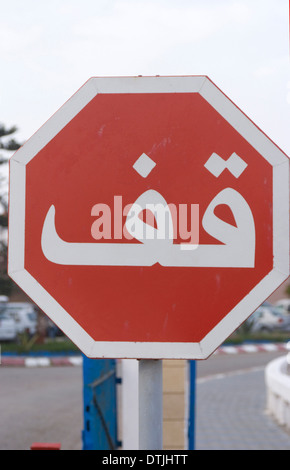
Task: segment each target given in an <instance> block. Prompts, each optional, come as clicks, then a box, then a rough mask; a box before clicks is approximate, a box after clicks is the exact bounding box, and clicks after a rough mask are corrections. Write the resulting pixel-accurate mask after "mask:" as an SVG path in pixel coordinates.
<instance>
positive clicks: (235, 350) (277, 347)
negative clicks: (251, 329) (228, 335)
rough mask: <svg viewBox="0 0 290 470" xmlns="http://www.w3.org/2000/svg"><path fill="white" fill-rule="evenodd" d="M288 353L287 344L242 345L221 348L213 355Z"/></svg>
mask: <svg viewBox="0 0 290 470" xmlns="http://www.w3.org/2000/svg"><path fill="white" fill-rule="evenodd" d="M275 351H277V352H279V351H282V352H283V351H288V349H287V343H263V344H262V343H261V344H244V345H241V346H227V345H225V346H221V347H219V348H218V349H217V350H216V351H215V353H214V354H245V353H257V352H275Z"/></svg>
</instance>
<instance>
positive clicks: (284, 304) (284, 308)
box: [275, 299, 290, 315]
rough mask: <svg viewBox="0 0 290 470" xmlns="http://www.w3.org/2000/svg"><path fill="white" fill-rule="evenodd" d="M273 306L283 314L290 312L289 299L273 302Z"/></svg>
mask: <svg viewBox="0 0 290 470" xmlns="http://www.w3.org/2000/svg"><path fill="white" fill-rule="evenodd" d="M275 307H277V308H279V309H280V310H281V312H282V313H284V314H285V315H289V314H290V299H281V300H278V301H277V302H275Z"/></svg>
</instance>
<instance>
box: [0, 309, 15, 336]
mask: <svg viewBox="0 0 290 470" xmlns="http://www.w3.org/2000/svg"><path fill="white" fill-rule="evenodd" d="M16 337H17V328H16V323H15V321H14V320H13V319H12V318H10V317H9V315H7V314H6V313H5V312H4V311H2V310H1V311H0V341H14V340H15V339H16Z"/></svg>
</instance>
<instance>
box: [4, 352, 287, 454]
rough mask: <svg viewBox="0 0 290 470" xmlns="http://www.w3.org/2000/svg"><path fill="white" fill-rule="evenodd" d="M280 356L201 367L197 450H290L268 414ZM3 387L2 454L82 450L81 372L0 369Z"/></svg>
mask: <svg viewBox="0 0 290 470" xmlns="http://www.w3.org/2000/svg"><path fill="white" fill-rule="evenodd" d="M282 355H283V353H281V352H275V353H270V352H266V353H256V354H237V355H224V356H223V355H215V356H212V357H211V358H210V359H208V360H207V361H200V362H198V363H197V385H196V388H197V417H196V448H197V449H198V448H199V449H216V448H228V449H236V448H237V449H238V448H249V449H250V448H252V447H254V448H255V449H257V450H259V449H262V448H265V447H266V448H267V447H269V446H270V444H271V446H272V447H274V448H281V449H283V448H287V449H290V436H289V435H288V434H287V433H285V432H284V431H283V430H281V429H280V428H279V427H278V426H276V425H275V423H273V420H272V419H271V418H270V417H269V416H267V415H266V414H265V384H264V368H265V366H266V364H267V363H268V362H270V361H271V360H272V359H274V358H275V357H279V356H282ZM0 384H1V385H0V416H1V420H0V422H1V426H0V449H1V450H28V449H30V446H31V445H32V444H33V443H34V442H60V443H61V448H62V449H63V450H70V449H75V450H78V449H79V450H81V448H82V442H81V432H82V429H83V410H82V406H83V404H82V367H80V366H72V367H43V368H41V367H35V368H27V367H3V366H0ZM257 414H258V418H259V419H254V417H255V416H257ZM260 426H263V433H264V436H263V434H261V430H260ZM266 434H267V435H266ZM258 437H259V438H258ZM269 442H270V444H269Z"/></svg>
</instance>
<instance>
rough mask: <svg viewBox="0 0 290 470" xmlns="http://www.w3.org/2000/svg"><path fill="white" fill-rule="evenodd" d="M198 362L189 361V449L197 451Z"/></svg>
mask: <svg viewBox="0 0 290 470" xmlns="http://www.w3.org/2000/svg"><path fill="white" fill-rule="evenodd" d="M195 402H196V361H189V416H188V449H189V450H194V449H195Z"/></svg>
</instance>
